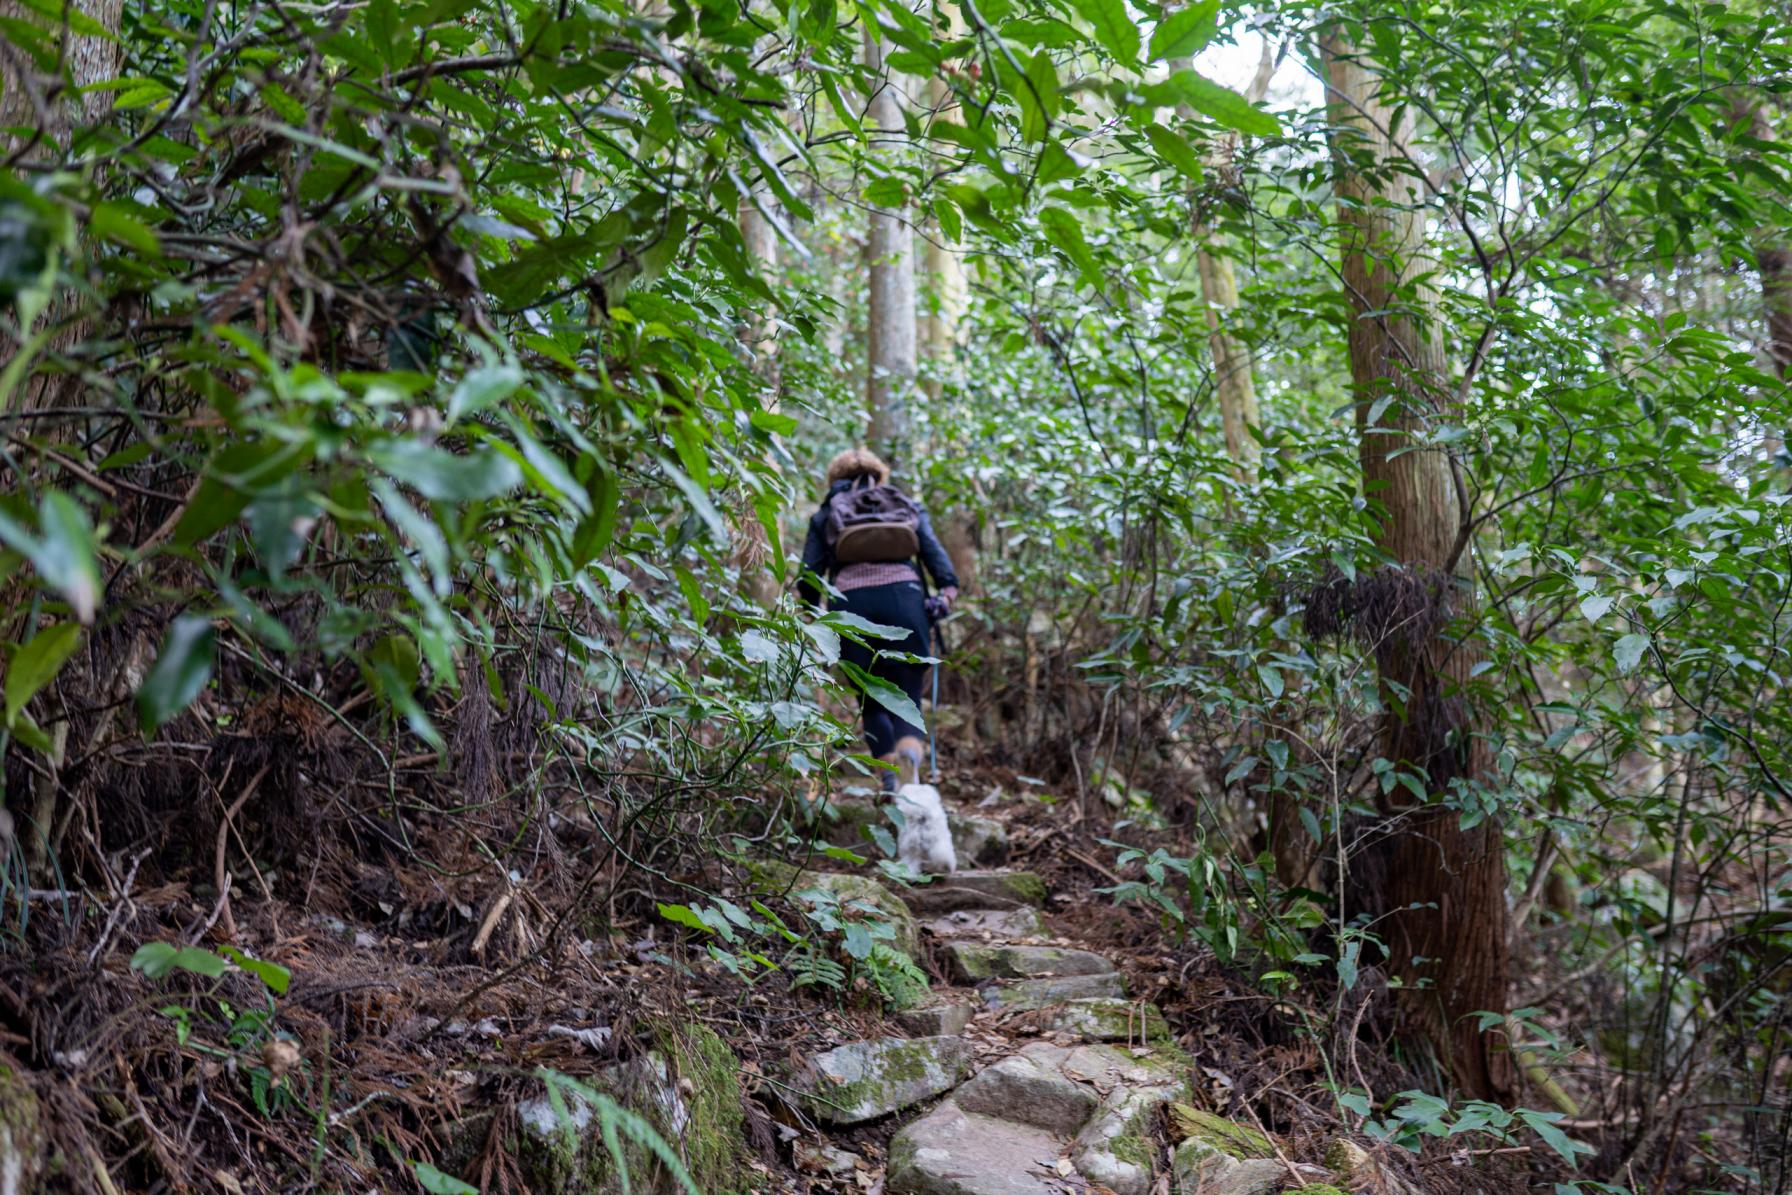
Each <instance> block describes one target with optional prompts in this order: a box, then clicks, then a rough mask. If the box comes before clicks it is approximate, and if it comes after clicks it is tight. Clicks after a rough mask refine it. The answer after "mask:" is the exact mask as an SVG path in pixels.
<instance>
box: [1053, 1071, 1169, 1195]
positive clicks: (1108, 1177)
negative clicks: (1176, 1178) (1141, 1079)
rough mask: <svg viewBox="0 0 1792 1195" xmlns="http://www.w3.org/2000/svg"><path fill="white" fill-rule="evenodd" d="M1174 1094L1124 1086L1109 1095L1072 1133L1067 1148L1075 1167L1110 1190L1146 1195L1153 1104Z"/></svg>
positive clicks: (1152, 1167) (1152, 1157) (1152, 1166)
mask: <svg viewBox="0 0 1792 1195" xmlns="http://www.w3.org/2000/svg"><path fill="white" fill-rule="evenodd" d="M1174 1094H1176V1093H1175V1090H1174V1089H1173V1088H1168V1087H1130V1088H1124V1087H1123V1088H1120V1089H1119V1090H1117V1091H1115V1092H1114V1093H1113V1094H1112V1095H1110V1096H1109V1097H1108V1098H1107V1099H1106V1100H1105V1101H1103V1103H1102V1106H1101V1111H1100V1112H1099V1113H1097V1115H1096V1116H1095V1118H1094V1119H1093V1120H1091V1121H1090V1122H1089V1123H1088V1124H1087V1125H1085V1126H1083V1130H1082V1131H1081V1132H1080V1133H1078V1134H1077V1137H1076V1143H1075V1145H1074V1146H1073V1147H1072V1149H1071V1154H1070V1160H1071V1161H1072V1162H1073V1163H1074V1164H1075V1165H1076V1168H1077V1172H1078V1173H1079V1174H1081V1175H1082V1176H1083V1177H1084V1178H1086V1179H1088V1180H1089V1181H1090V1182H1092V1183H1098V1184H1100V1185H1101V1186H1104V1187H1107V1188H1109V1189H1111V1190H1112V1191H1113V1192H1114V1195H1150V1191H1151V1180H1152V1179H1153V1178H1154V1177H1155V1176H1156V1171H1157V1164H1156V1154H1157V1142H1156V1139H1155V1135H1154V1133H1153V1129H1154V1127H1155V1122H1156V1120H1157V1110H1158V1109H1159V1108H1161V1107H1163V1105H1164V1104H1166V1103H1168V1102H1169V1101H1170V1098H1171V1097H1172V1096H1173V1095H1174Z"/></svg>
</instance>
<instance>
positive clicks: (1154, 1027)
mask: <svg viewBox="0 0 1792 1195" xmlns="http://www.w3.org/2000/svg"><path fill="white" fill-rule="evenodd" d="M1035 1024H1037V1025H1038V1027H1039V1029H1040V1031H1041V1032H1043V1033H1074V1034H1077V1035H1079V1036H1081V1037H1086V1038H1089V1039H1090V1040H1091V1041H1125V1042H1140V1043H1148V1042H1165V1043H1167V1042H1169V1041H1170V1040H1171V1039H1170V1027H1169V1025H1168V1024H1166V1023H1165V1022H1164V1014H1163V1013H1161V1012H1159V1011H1158V1009H1157V1005H1155V1004H1140V1003H1136V1002H1134V1001H1132V1000H1115V999H1111V998H1108V997H1095V998H1093V999H1087V1000H1069V1001H1066V1002H1065V1003H1063V1004H1059V1005H1056V1006H1054V1007H1052V1008H1046V1009H1041V1010H1040V1014H1039V1019H1038V1020H1037V1021H1036V1022H1035Z"/></svg>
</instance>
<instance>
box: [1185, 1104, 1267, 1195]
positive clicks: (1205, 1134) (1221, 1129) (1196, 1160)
mask: <svg viewBox="0 0 1792 1195" xmlns="http://www.w3.org/2000/svg"><path fill="white" fill-rule="evenodd" d="M1170 1122H1171V1124H1172V1125H1173V1126H1174V1128H1175V1131H1176V1132H1177V1133H1179V1134H1187V1139H1186V1140H1185V1141H1183V1142H1182V1144H1180V1145H1178V1146H1177V1147H1176V1150H1175V1152H1174V1153H1173V1154H1172V1155H1171V1158H1170V1172H1171V1174H1172V1176H1173V1177H1174V1179H1175V1190H1176V1191H1177V1193H1178V1195H1273V1193H1274V1192H1276V1191H1280V1190H1281V1189H1282V1188H1283V1187H1284V1186H1285V1185H1287V1182H1288V1177H1289V1176H1288V1169H1287V1167H1285V1166H1283V1165H1282V1164H1281V1162H1279V1161H1276V1160H1275V1159H1274V1157H1273V1154H1274V1152H1275V1151H1274V1150H1273V1149H1272V1148H1271V1146H1270V1141H1269V1138H1267V1137H1265V1136H1264V1135H1263V1134H1262V1133H1260V1132H1258V1131H1257V1130H1256V1129H1253V1128H1251V1127H1249V1126H1248V1125H1242V1124H1239V1123H1237V1122H1236V1121H1231V1120H1227V1119H1226V1118H1225V1117H1223V1116H1215V1115H1214V1114H1213V1113H1211V1112H1201V1111H1198V1110H1197V1109H1194V1108H1191V1107H1189V1106H1188V1105H1187V1104H1176V1105H1173V1106H1172V1107H1171V1109H1170Z"/></svg>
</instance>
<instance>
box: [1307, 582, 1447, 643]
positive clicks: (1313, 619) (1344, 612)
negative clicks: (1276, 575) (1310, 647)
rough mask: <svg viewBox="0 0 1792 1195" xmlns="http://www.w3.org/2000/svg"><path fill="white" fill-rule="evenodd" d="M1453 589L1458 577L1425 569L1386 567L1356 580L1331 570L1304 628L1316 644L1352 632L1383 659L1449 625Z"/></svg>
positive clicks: (1312, 598) (1317, 589) (1310, 604)
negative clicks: (1317, 641) (1314, 639)
mask: <svg viewBox="0 0 1792 1195" xmlns="http://www.w3.org/2000/svg"><path fill="white" fill-rule="evenodd" d="M1454 587H1455V579H1454V578H1452V577H1450V576H1447V575H1444V574H1440V573H1438V572H1436V571H1435V570H1432V569H1429V568H1426V567H1425V566H1423V565H1420V566H1416V567H1412V568H1402V567H1400V566H1398V565H1392V564H1390V565H1384V566H1383V567H1381V568H1379V569H1376V570H1375V571H1374V572H1372V573H1369V574H1368V575H1366V576H1361V577H1358V578H1357V579H1356V580H1355V581H1351V580H1349V579H1348V578H1346V577H1345V576H1344V574H1343V573H1341V572H1339V571H1338V570H1337V569H1336V568H1333V567H1328V568H1327V569H1326V571H1325V575H1324V576H1323V577H1321V578H1320V580H1319V583H1318V584H1316V585H1315V586H1313V588H1312V589H1310V590H1308V592H1307V595H1306V612H1305V614H1304V616H1303V618H1302V625H1303V626H1304V628H1305V630H1306V633H1307V634H1308V635H1310V636H1312V637H1313V638H1316V639H1330V638H1336V637H1337V636H1340V635H1343V634H1346V633H1348V634H1349V635H1350V636H1351V637H1352V638H1354V639H1355V640H1356V641H1357V642H1358V643H1359V644H1361V645H1362V646H1364V647H1366V648H1369V649H1370V650H1372V651H1374V652H1375V653H1376V654H1377V655H1378V656H1380V655H1381V654H1382V653H1384V652H1386V651H1388V650H1389V649H1390V648H1393V647H1402V648H1407V649H1414V648H1418V647H1422V646H1423V645H1424V644H1426V643H1429V642H1430V641H1431V640H1432V639H1434V638H1436V637H1437V634H1438V632H1440V631H1442V630H1443V629H1444V627H1445V626H1447V625H1448V624H1449V621H1450V616H1451V601H1450V596H1451V591H1452V590H1453V589H1454Z"/></svg>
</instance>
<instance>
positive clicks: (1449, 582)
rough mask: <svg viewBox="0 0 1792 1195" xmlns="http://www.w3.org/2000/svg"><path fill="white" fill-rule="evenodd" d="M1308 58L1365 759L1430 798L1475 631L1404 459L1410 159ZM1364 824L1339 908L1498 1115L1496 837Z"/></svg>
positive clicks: (1339, 51) (1440, 465)
mask: <svg viewBox="0 0 1792 1195" xmlns="http://www.w3.org/2000/svg"><path fill="white" fill-rule="evenodd" d="M1322 53H1323V57H1324V62H1325V67H1326V76H1327V86H1328V99H1329V102H1330V105H1331V117H1332V125H1333V158H1334V169H1335V183H1334V187H1335V191H1336V194H1337V197H1338V200H1339V204H1338V226H1339V232H1340V236H1341V240H1342V242H1343V263H1342V264H1343V269H1342V273H1343V279H1344V287H1345V291H1346V297H1347V299H1348V301H1349V306H1350V310H1351V313H1352V318H1351V321H1350V330H1349V351H1350V368H1351V381H1352V384H1353V389H1354V392H1355V396H1356V400H1357V407H1356V423H1357V430H1358V437H1359V450H1358V451H1359V460H1360V463H1361V467H1362V471H1363V482H1364V492H1365V494H1366V495H1367V496H1368V497H1369V498H1370V499H1372V500H1374V501H1377V502H1379V503H1381V505H1382V507H1383V511H1382V514H1381V519H1380V523H1379V526H1378V529H1377V534H1376V542H1377V544H1378V546H1379V547H1380V548H1381V549H1382V550H1383V551H1385V552H1386V553H1387V554H1388V556H1389V557H1391V558H1392V560H1393V561H1394V562H1395V565H1394V566H1393V567H1392V568H1389V569H1386V570H1382V571H1381V572H1379V573H1378V574H1376V575H1375V576H1373V577H1368V578H1365V579H1364V581H1363V582H1362V584H1361V585H1360V586H1359V589H1358V594H1357V602H1356V605H1357V608H1358V611H1359V613H1358V615H1357V631H1358V634H1359V635H1360V636H1361V637H1362V638H1363V639H1364V640H1365V641H1366V642H1368V643H1370V644H1371V645H1372V646H1373V649H1374V652H1375V658H1376V664H1377V668H1378V670H1379V675H1380V678H1381V682H1382V699H1383V702H1384V704H1385V705H1386V708H1387V710H1388V712H1387V714H1386V715H1385V719H1384V724H1383V732H1382V750H1383V752H1384V754H1385V755H1386V756H1387V757H1388V758H1389V759H1391V760H1392V761H1394V763H1395V765H1396V766H1397V767H1399V768H1400V769H1401V770H1403V771H1411V772H1417V773H1418V774H1419V775H1420V776H1422V777H1424V778H1425V783H1426V786H1427V789H1428V791H1429V792H1430V793H1431V794H1433V796H1435V795H1436V794H1440V793H1443V792H1446V791H1448V790H1449V788H1450V787H1451V785H1452V784H1453V783H1455V782H1465V783H1470V784H1472V783H1474V782H1476V781H1477V780H1480V779H1482V778H1484V777H1486V776H1487V775H1488V774H1489V772H1490V770H1491V769H1490V767H1489V763H1490V761H1489V759H1488V752H1487V747H1486V744H1485V741H1484V740H1483V739H1481V738H1480V737H1478V736H1477V735H1476V734H1475V728H1474V717H1473V712H1472V709H1471V706H1470V703H1469V701H1468V699H1467V695H1466V693H1465V687H1466V682H1467V681H1468V679H1469V676H1470V675H1471V671H1472V669H1473V667H1474V664H1475V661H1476V658H1477V654H1478V653H1477V652H1476V651H1475V649H1474V646H1473V644H1472V642H1471V641H1469V640H1468V639H1466V638H1456V637H1454V636H1453V635H1452V633H1451V628H1452V627H1465V626H1472V625H1473V623H1474V613H1475V610H1474V603H1475V595H1474V586H1473V580H1472V576H1471V575H1470V574H1469V572H1468V570H1467V569H1465V568H1461V560H1460V559H1459V557H1460V556H1462V555H1464V554H1465V553H1463V551H1462V545H1461V544H1459V539H1460V538H1461V531H1462V529H1463V527H1464V526H1465V522H1464V519H1465V516H1466V514H1467V512H1466V511H1465V510H1464V508H1463V500H1462V487H1461V486H1460V485H1459V484H1458V481H1457V478H1456V476H1455V474H1454V472H1453V470H1454V466H1453V463H1452V462H1451V460H1450V458H1449V457H1448V456H1447V455H1445V454H1444V453H1442V452H1439V451H1436V450H1433V449H1428V448H1423V447H1420V446H1418V445H1417V444H1416V441H1415V437H1416V436H1417V434H1418V433H1419V432H1421V431H1422V429H1423V428H1424V426H1425V424H1426V423H1427V422H1428V421H1429V420H1430V419H1431V418H1433V417H1434V416H1436V415H1439V414H1442V413H1443V412H1444V411H1445V410H1446V409H1447V407H1448V406H1449V404H1450V403H1451V401H1452V396H1451V393H1450V387H1449V385H1448V378H1447V372H1446V366H1445V361H1444V352H1443V344H1442V341H1441V338H1440V336H1439V329H1438V325H1437V321H1436V319H1435V317H1434V311H1435V299H1434V296H1433V295H1432V294H1431V293H1430V292H1429V291H1428V290H1427V289H1426V288H1425V287H1424V286H1422V285H1421V284H1417V283H1415V282H1414V281H1413V279H1414V278H1415V277H1416V276H1417V275H1419V274H1420V273H1422V272H1423V271H1424V270H1425V269H1426V268H1427V265H1428V263H1427V261H1426V252H1425V243H1424V213H1423V210H1422V205H1421V203H1420V200H1421V196H1420V195H1419V194H1418V193H1417V187H1418V186H1419V184H1418V183H1416V182H1415V181H1414V180H1413V179H1412V178H1411V176H1410V175H1409V174H1408V173H1406V172H1404V171H1403V170H1402V169H1399V168H1397V166H1398V165H1399V164H1402V163H1404V162H1405V161H1406V159H1407V158H1408V157H1409V151H1408V147H1407V144H1406V141H1405V135H1406V131H1405V129H1404V128H1403V127H1402V125H1401V123H1400V119H1399V117H1398V116H1397V114H1396V113H1395V112H1394V111H1393V109H1392V107H1391V106H1390V105H1388V104H1386V103H1385V102H1383V100H1382V99H1381V96H1380V89H1379V86H1378V82H1377V79H1376V76H1375V73H1374V71H1373V69H1372V67H1371V66H1370V64H1369V63H1368V62H1367V61H1366V60H1365V59H1364V58H1362V57H1361V56H1359V55H1357V54H1356V53H1355V52H1354V50H1353V49H1352V47H1351V46H1350V45H1349V44H1348V43H1347V42H1346V41H1345V40H1344V38H1343V37H1342V36H1341V34H1340V33H1339V32H1338V31H1336V30H1334V31H1332V32H1331V33H1328V34H1327V35H1326V37H1325V39H1324V41H1323V44H1322ZM1380 813H1381V816H1382V823H1383V824H1382V827H1381V828H1382V829H1384V830H1385V831H1386V832H1387V834H1386V838H1385V847H1383V848H1381V849H1380V850H1379V851H1378V855H1379V857H1378V858H1374V859H1370V860H1359V862H1360V863H1362V862H1366V863H1369V864H1370V866H1365V867H1360V868H1353V874H1352V876H1351V877H1350V886H1351V888H1353V889H1359V891H1353V892H1351V893H1350V895H1351V898H1352V900H1353V903H1355V904H1356V905H1357V907H1359V908H1360V907H1368V908H1369V909H1370V911H1372V912H1378V913H1382V914H1385V915H1386V917H1387V920H1386V921H1385V922H1384V923H1383V924H1384V925H1385V926H1386V942H1387V945H1388V948H1389V953H1390V960H1389V961H1390V965H1391V966H1392V967H1393V968H1394V970H1395V971H1396V972H1397V973H1398V974H1399V975H1400V976H1401V978H1402V979H1403V980H1404V981H1405V984H1406V986H1405V988H1404V989H1403V993H1402V996H1403V1007H1404V1009H1405V1010H1406V1012H1407V1014H1408V1016H1409V1018H1410V1019H1411V1020H1412V1021H1413V1022H1414V1023H1415V1024H1416V1026H1417V1027H1418V1028H1419V1029H1421V1030H1422V1031H1423V1032H1424V1033H1425V1034H1426V1036H1428V1037H1429V1038H1430V1039H1431V1041H1432V1042H1433V1043H1434V1045H1435V1046H1436V1048H1437V1050H1438V1053H1439V1054H1440V1056H1442V1057H1443V1058H1444V1059H1445V1060H1446V1062H1447V1065H1448V1067H1449V1070H1450V1073H1451V1074H1452V1075H1453V1077H1454V1078H1455V1081H1456V1083H1457V1085H1458V1086H1459V1087H1460V1088H1461V1089H1462V1090H1463V1091H1464V1092H1466V1093H1467V1094H1469V1095H1471V1096H1473V1097H1475V1098H1479V1099H1497V1100H1509V1099H1510V1098H1511V1096H1512V1094H1513V1084H1514V1074H1513V1068H1512V1064H1511V1058H1510V1056H1509V1055H1508V1054H1507V1053H1506V1052H1504V1051H1503V1049H1498V1048H1496V1047H1495V1045H1494V1043H1493V1041H1492V1040H1491V1039H1490V1038H1489V1036H1488V1035H1487V1034H1485V1033H1482V1032H1481V1031H1480V1030H1479V1028H1478V1025H1477V1022H1476V1019H1475V1018H1474V1017H1473V1015H1472V1014H1474V1013H1477V1012H1483V1011H1486V1012H1496V1013H1504V1012H1505V1011H1506V1001H1507V958H1508V955H1507V951H1508V940H1507V929H1506V925H1507V909H1506V869H1505V856H1504V849H1503V841H1502V836H1501V833H1500V829H1499V825H1498V823H1497V821H1495V820H1494V819H1492V818H1489V819H1488V820H1486V821H1483V822H1482V823H1481V824H1480V825H1478V826H1476V827H1475V828H1473V829H1471V830H1463V829H1461V815H1460V812H1459V811H1458V810H1456V809H1453V808H1448V807H1443V806H1440V805H1438V804H1437V803H1435V802H1427V803H1423V804H1420V803H1416V802H1409V801H1407V799H1406V796H1405V795H1404V793H1403V788H1402V786H1399V785H1396V786H1395V787H1394V788H1393V790H1392V791H1391V792H1390V793H1388V794H1384V795H1383V796H1382V797H1381V808H1380ZM1371 876H1373V877H1374V878H1375V879H1377V880H1380V881H1381V882H1380V883H1374V882H1373V881H1372V880H1371V879H1370V877H1371ZM1360 889H1367V890H1360ZM1415 906H1417V907H1415ZM1420 984H1423V985H1424V986H1419V985H1420Z"/></svg>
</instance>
